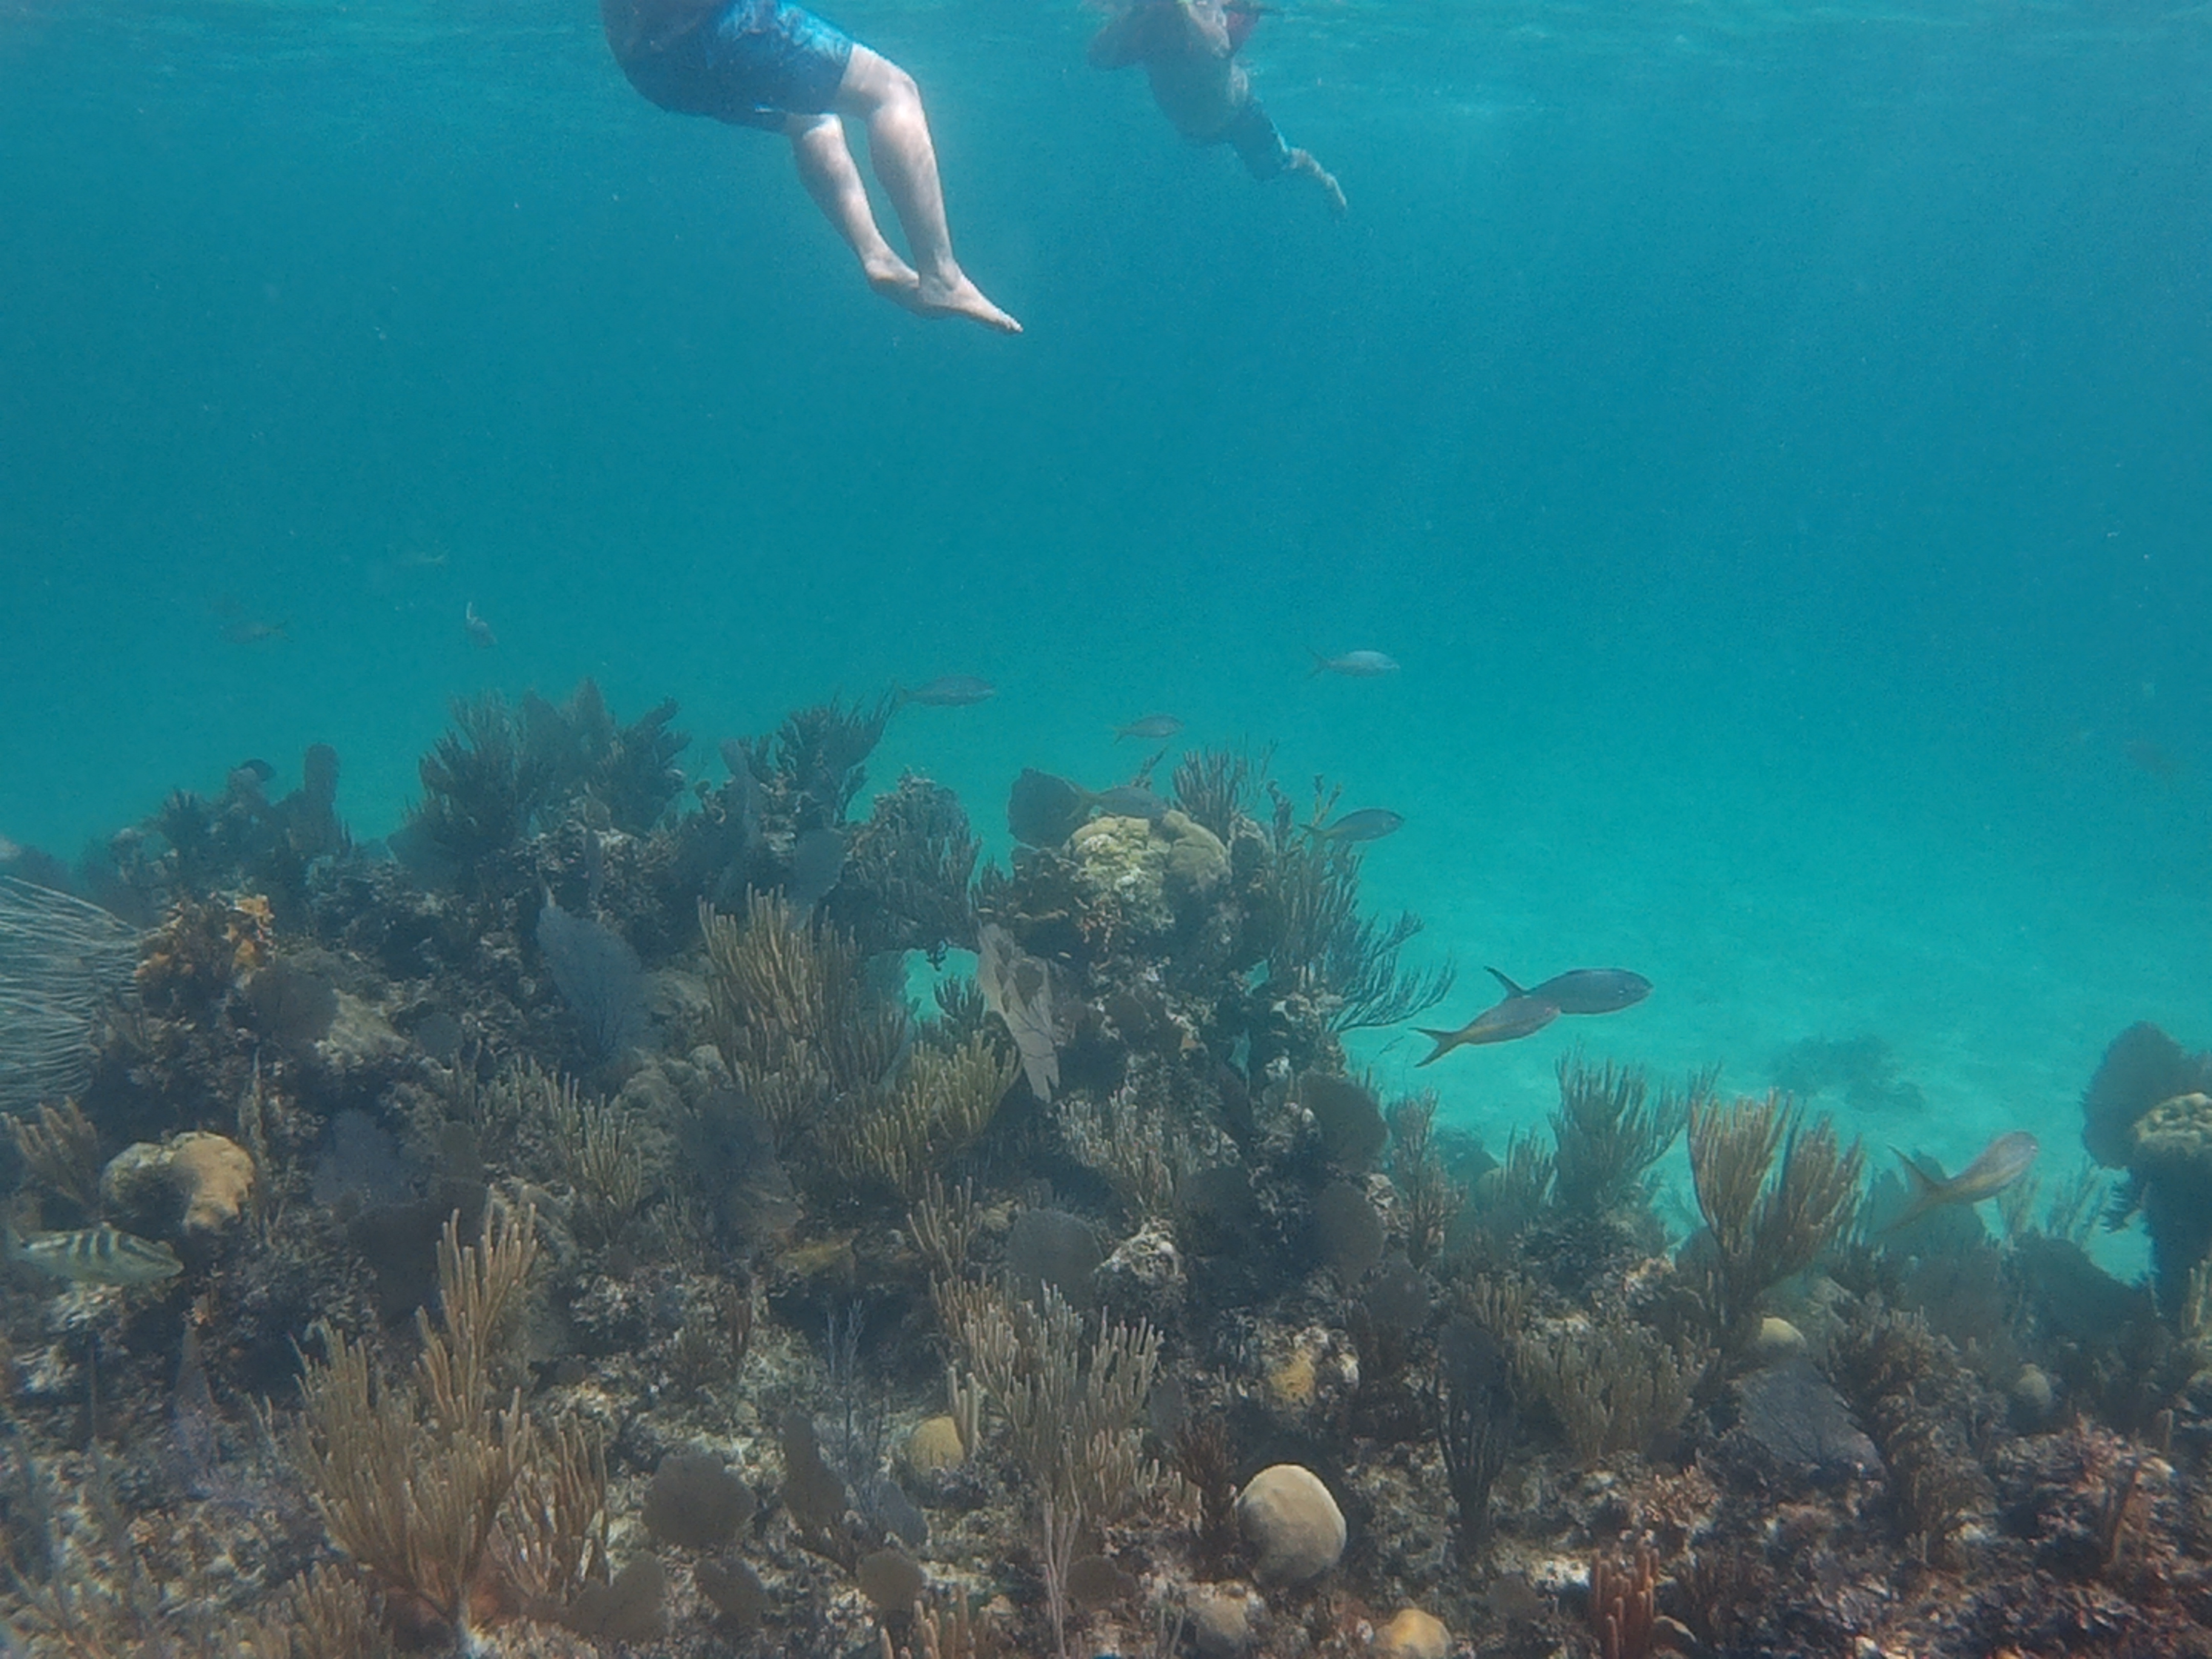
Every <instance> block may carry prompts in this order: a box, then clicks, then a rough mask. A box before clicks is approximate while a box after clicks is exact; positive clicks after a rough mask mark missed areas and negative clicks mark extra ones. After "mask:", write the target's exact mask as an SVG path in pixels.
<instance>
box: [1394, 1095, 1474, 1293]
mask: <svg viewBox="0 0 2212 1659" xmlns="http://www.w3.org/2000/svg"><path fill="white" fill-rule="evenodd" d="M1386 1116H1387V1118H1388V1121H1389V1126H1390V1184H1391V1185H1392V1186H1394V1187H1395V1188H1397V1189H1398V1196H1399V1198H1400V1199H1401V1200H1403V1202H1404V1204H1405V1218H1406V1258H1407V1261H1411V1262H1412V1263H1413V1265H1414V1266H1415V1267H1421V1266H1423V1265H1425V1263H1426V1262H1427V1261H1428V1260H1429V1259H1430V1258H1431V1256H1433V1255H1436V1253H1437V1251H1438V1250H1440V1249H1443V1243H1444V1231H1445V1229H1446V1228H1448V1227H1449V1226H1450V1225H1451V1218H1452V1217H1454V1216H1455V1215H1456V1214H1458V1213H1459V1207H1460V1206H1461V1205H1462V1204H1463V1203H1464V1202H1466V1200H1467V1193H1466V1191H1465V1189H1464V1188H1462V1187H1461V1186H1460V1185H1459V1184H1458V1183H1457V1182H1455V1181H1453V1180H1452V1179H1451V1177H1450V1176H1449V1175H1447V1174H1446V1173H1445V1172H1444V1165H1443V1158H1441V1157H1439V1156H1438V1155H1437V1142H1436V1116H1437V1097H1436V1095H1435V1093H1434V1091H1424V1092H1423V1093H1421V1094H1418V1095H1415V1096H1413V1097H1411V1098H1410V1099H1407V1100H1401V1101H1399V1102H1397V1103H1395V1104H1394V1105H1392V1106H1391V1108H1390V1109H1389V1112H1388V1113H1387V1114H1386Z"/></svg>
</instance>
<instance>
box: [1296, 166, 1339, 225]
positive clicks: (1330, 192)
mask: <svg viewBox="0 0 2212 1659" xmlns="http://www.w3.org/2000/svg"><path fill="white" fill-rule="evenodd" d="M1286 170H1287V171H1289V172H1291V173H1297V174H1299V175H1301V176H1302V177H1304V178H1307V179H1312V180H1313V181H1314V183H1316V184H1317V185H1320V186H1321V189H1322V194H1323V195H1324V196H1326V197H1328V210H1329V212H1330V213H1332V214H1334V216H1336V217H1338V218H1340V219H1341V218H1342V217H1344V210H1345V201H1344V188H1343V186H1342V185H1339V184H1338V183H1337V182H1336V175H1335V174H1334V173H1331V172H1330V171H1329V170H1328V168H1327V167H1323V166H1322V164H1321V163H1320V162H1318V161H1315V160H1314V158H1313V156H1312V155H1311V154H1310V153H1309V152H1308V151H1305V150H1303V149H1294V150H1292V151H1291V165H1290V167H1288V168H1287V169H1286Z"/></svg>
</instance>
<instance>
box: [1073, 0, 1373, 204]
mask: <svg viewBox="0 0 2212 1659" xmlns="http://www.w3.org/2000/svg"><path fill="white" fill-rule="evenodd" d="M1093 3H1096V4H1097V5H1099V6H1100V7H1101V8H1102V9H1104V10H1107V11H1109V12H1110V13H1111V15H1110V16H1109V18H1108V19H1107V21H1106V25H1105V27H1103V28H1101V29H1100V30H1099V31H1098V33H1097V34H1096V35H1094V36H1092V37H1091V50H1090V52H1089V56H1090V58H1091V64H1092V65H1093V67H1095V68H1097V69H1127V67H1128V66H1129V65H1130V64H1143V65H1144V66H1145V74H1146V76H1148V77H1149V78H1150V79H1151V81H1152V101H1153V102H1154V103H1156V104H1158V106H1160V111H1161V113H1163V114H1164V115H1165V116H1166V117H1167V118H1168V119H1169V121H1170V122H1171V123H1172V124H1173V125H1174V126H1175V130H1176V131H1177V132H1180V133H1181V134H1182V136H1183V137H1186V138H1188V139H1189V140H1190V141H1191V142H1192V143H1194V144H1227V145H1229V146H1230V147H1231V149H1234V150H1235V151H1236V152H1237V155H1240V156H1242V157H1243V161H1244V167H1245V170H1246V171H1247V172H1249V173H1251V175H1252V176H1253V177H1254V178H1255V179H1276V178H1279V177H1281V176H1282V175H1283V174H1284V173H1298V174H1300V175H1301V176H1303V177H1304V178H1308V179H1312V180H1313V181H1314V183H1316V185H1320V186H1321V188H1322V193H1323V194H1325V195H1326V196H1327V197H1328V210H1329V211H1330V212H1331V213H1337V214H1341V213H1342V212H1343V211H1344V191H1342V190H1340V189H1339V188H1338V186H1337V182H1336V180H1335V179H1334V177H1332V176H1331V175H1330V173H1328V169H1326V168H1325V167H1322V164H1321V163H1320V162H1318V161H1315V160H1314V158H1313V157H1312V156H1311V155H1308V154H1307V153H1306V152H1305V151H1304V150H1302V149H1291V147H1290V146H1289V145H1288V144H1286V143H1284V142H1283V135H1282V134H1281V133H1279V132H1278V131H1276V130H1275V124H1274V123H1273V121H1271V120H1270V119H1268V118H1267V111H1266V110H1264V109H1262V108H1261V106H1260V100H1258V99H1257V98H1255V97H1254V96H1253V95H1252V83H1251V82H1250V80H1249V78H1248V77H1247V76H1246V75H1245V73H1244V66H1243V64H1239V63H1238V62H1237V52H1239V51H1240V50H1241V49H1242V48H1243V45H1244V42H1245V41H1246V40H1248V39H1249V38H1250V36H1251V33H1252V30H1253V28H1254V27H1255V26H1256V25H1257V24H1258V22H1259V21H1260V13H1261V6H1260V5H1259V3H1258V0H1093Z"/></svg>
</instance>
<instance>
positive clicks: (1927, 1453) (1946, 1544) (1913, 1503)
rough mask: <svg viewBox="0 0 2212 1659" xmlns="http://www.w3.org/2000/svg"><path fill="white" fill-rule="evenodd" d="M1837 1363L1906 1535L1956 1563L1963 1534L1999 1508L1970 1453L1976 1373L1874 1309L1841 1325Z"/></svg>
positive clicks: (1892, 1315) (1978, 1409)
mask: <svg viewBox="0 0 2212 1659" xmlns="http://www.w3.org/2000/svg"><path fill="white" fill-rule="evenodd" d="M1832 1367H1833V1370H1834V1373H1835V1378H1836V1381H1837V1383H1838V1385H1839V1386H1840V1387H1841V1388H1842V1389H1843V1390H1844V1393H1845V1394H1846V1395H1849V1396H1850V1398H1851V1399H1852V1400H1853V1401H1855V1402H1856V1403H1857V1405H1858V1407H1860V1410H1861V1411H1862V1413H1863V1415H1864V1418H1865V1421H1866V1426H1867V1429H1868V1431H1869V1432H1870V1433H1871V1434H1872V1436H1873V1437H1874V1442H1875V1446H1876V1447H1878V1448H1879V1449H1880V1450H1881V1455H1882V1461H1883V1462H1885V1463H1886V1464H1887V1466H1888V1468H1889V1478H1890V1488H1891V1491H1892V1492H1893V1495H1894V1497H1895V1498H1896V1500H1897V1507H1898V1510H1899V1518H1900V1519H1901V1520H1902V1521H1903V1522H1904V1523H1905V1531H1906V1532H1907V1533H1908V1534H1911V1535H1912V1536H1914V1537H1916V1538H1917V1539H1918V1540H1919V1541H1921V1544H1922V1546H1923V1548H1924V1551H1925V1553H1926V1555H1927V1556H1928V1558H1929V1559H1930V1560H1933V1561H1936V1562H1937V1563H1938V1564H1940V1565H1947V1566H1948V1565H1955V1563H1956V1561H1957V1559H1958V1549H1959V1534H1960V1531H1961V1529H1962V1528H1965V1527H1966V1524H1967V1523H1968V1522H1971V1521H1972V1520H1974V1519H1975V1518H1976V1517H1977V1516H1981V1515H1984V1514H1985V1513H1987V1512H1988V1510H1989V1509H1990V1505H1991V1503H1992V1501H1993V1498H1992V1495H1991V1492H1990V1481H1989V1477H1988V1475H1987V1474H1984V1472H1983V1469H1982V1466H1981V1463H1980V1462H1979V1460H1978V1459H1977V1458H1976V1457H1975V1455H1974V1453H1973V1449H1972V1448H1973V1440H1974V1437H1975V1435H1976V1434H1977V1432H1978V1431H1979V1429H1980V1427H1981V1426H1983V1425H1981V1424H1980V1423H1978V1421H1977V1419H1978V1417H1980V1416H1982V1415H1984V1411H1983V1408H1982V1406H1981V1402H1979V1401H1978V1399H1977V1390H1976V1386H1975V1384H1974V1383H1973V1380H1972V1376H1971V1375H1970V1374H1969V1373H1968V1372H1967V1371H1966V1367H1965V1366H1964V1365H1963V1364H1960V1359H1959V1356H1958V1354H1957V1352H1955V1351H1954V1349H1953V1348H1952V1346H1951V1345H1950V1344H1949V1343H1948V1342H1947V1341H1945V1340H1943V1339H1942V1337H1940V1336H1938V1335H1936V1334H1935V1333H1934V1332H1933V1331H1931V1330H1929V1328H1928V1324H1927V1322H1926V1321H1925V1320H1923V1319H1922V1318H1921V1316H1919V1315H1917V1314H1900V1313H1897V1312H1895V1311H1893V1310H1890V1309H1887V1308H1883V1307H1880V1306H1878V1305H1876V1306H1869V1307H1867V1308H1864V1309H1862V1310H1860V1312H1859V1314H1858V1316H1857V1317H1856V1318H1854V1319H1853V1320H1852V1321H1851V1322H1850V1323H1849V1324H1847V1325H1846V1326H1845V1327H1844V1331H1843V1333H1842V1334H1841V1336H1840V1337H1839V1338H1838V1340H1837V1343H1836V1345H1835V1348H1834V1352H1833V1355H1832Z"/></svg>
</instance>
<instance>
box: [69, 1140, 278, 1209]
mask: <svg viewBox="0 0 2212 1659" xmlns="http://www.w3.org/2000/svg"><path fill="white" fill-rule="evenodd" d="M252 1191H253V1158H252V1155H251V1154H250V1153H248V1152H246V1148H245V1147H243V1146H240V1145H239V1144H238V1143H237V1142H236V1141H234V1140H232V1139H228V1137H226V1136H223V1135H218V1134H210V1133H207V1132H206V1131H204V1130H198V1129H195V1130H191V1131H190V1132H188V1133H184V1134H177V1135H172V1136H170V1137H169V1138H168V1139H167V1140H164V1141H162V1142H161V1143H160V1144H159V1145H158V1146H157V1145H155V1144H153V1143H151V1142H149V1141H143V1140H142V1141H138V1142H137V1143H136V1144H134V1145H132V1146H125V1148H124V1149H123V1150H122V1151H121V1152H118V1153H117V1154H116V1155H115V1156H114V1157H113V1158H110V1159H109V1160H108V1164H107V1168H106V1170H103V1171H102V1172H101V1174H100V1197H101V1198H102V1199H103V1200H105V1201H106V1205H107V1207H108V1208H109V1209H110V1210H111V1211H112V1212H115V1213H116V1214H118V1215H120V1216H123V1217H125V1218H129V1219H131V1221H133V1222H135V1223H137V1225H140V1226H142V1227H143V1228H145V1229H146V1230H147V1231H149V1232H153V1233H167V1232H169V1231H173V1230H174V1229H179V1228H181V1229H182V1230H183V1231H186V1232H215V1231H219V1230H220V1229H222V1228H223V1227H226V1226H228V1225H230V1224H231V1223H232V1222H234V1221H235V1220H237V1219H238V1215H239V1211H240V1209H241V1208H242V1207H243V1206H244V1205H245V1203H246V1199H247V1198H248V1197H249V1196H251V1195H252Z"/></svg>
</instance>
